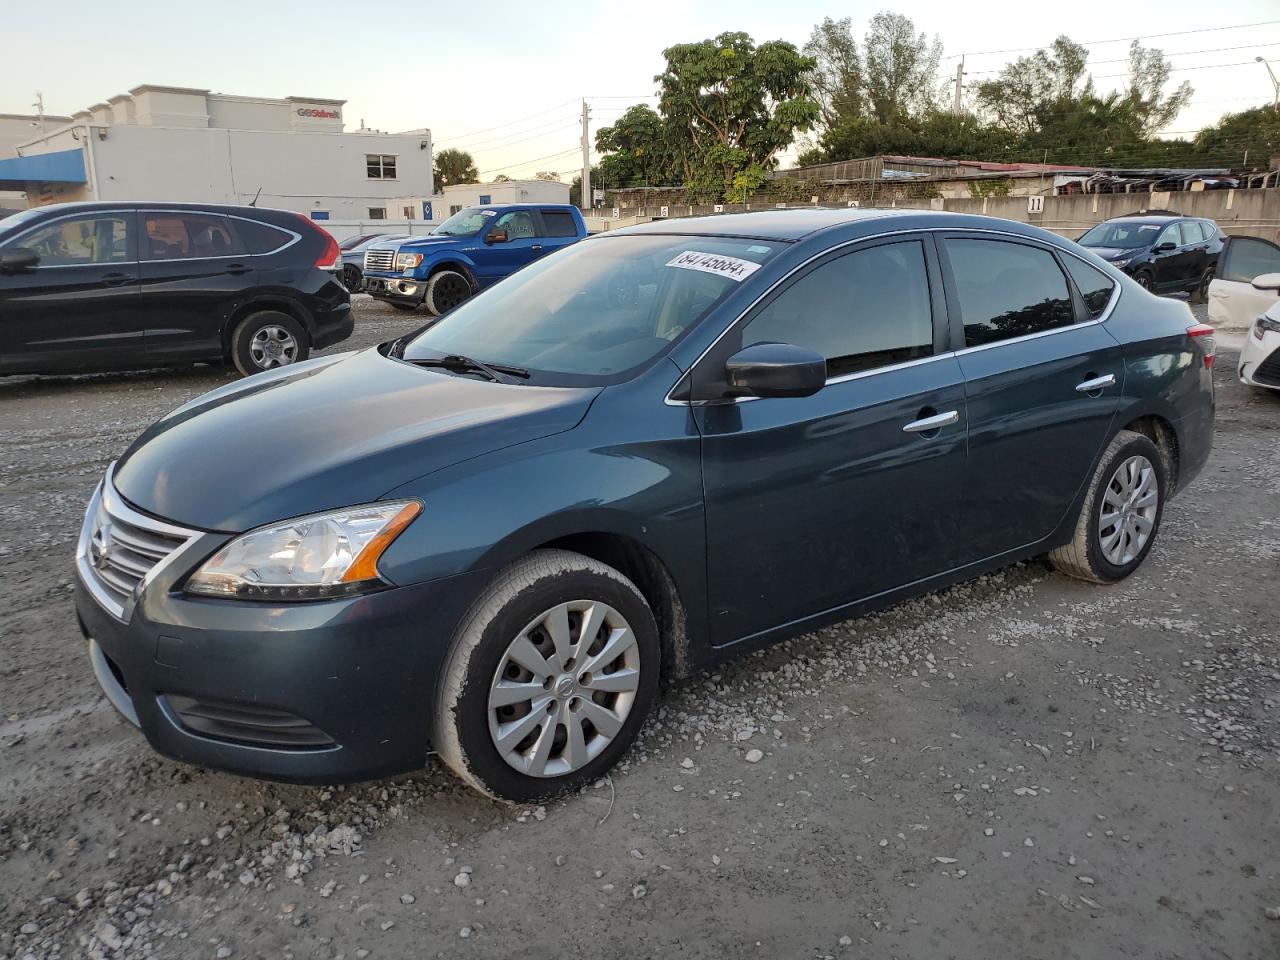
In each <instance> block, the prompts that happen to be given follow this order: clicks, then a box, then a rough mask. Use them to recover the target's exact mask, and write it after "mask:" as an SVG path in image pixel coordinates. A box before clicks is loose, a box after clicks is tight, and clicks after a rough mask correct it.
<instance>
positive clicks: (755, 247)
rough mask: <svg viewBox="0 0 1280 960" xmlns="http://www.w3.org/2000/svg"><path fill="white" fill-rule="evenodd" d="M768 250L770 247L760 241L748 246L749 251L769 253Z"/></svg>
mask: <svg viewBox="0 0 1280 960" xmlns="http://www.w3.org/2000/svg"><path fill="white" fill-rule="evenodd" d="M768 252H769V248H768V247H762V246H760V244H758V243H753V244H752V245H751V246H749V247H747V253H768Z"/></svg>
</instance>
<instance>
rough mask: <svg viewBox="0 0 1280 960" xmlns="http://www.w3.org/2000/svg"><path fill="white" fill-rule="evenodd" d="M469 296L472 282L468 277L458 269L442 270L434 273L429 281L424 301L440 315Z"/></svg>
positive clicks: (428, 307)
mask: <svg viewBox="0 0 1280 960" xmlns="http://www.w3.org/2000/svg"><path fill="white" fill-rule="evenodd" d="M469 296H471V284H470V282H468V280H467V278H466V277H464V276H463V275H462V274H460V273H458V272H457V271H456V270H441V271H440V272H439V273H433V274H432V275H431V279H430V280H428V281H427V292H426V295H425V296H424V297H423V301H422V302H423V303H425V304H426V305H427V309H428V310H430V311H431V312H432V313H433V314H435V315H436V316H437V317H438V316H440V315H441V314H443V313H448V312H449V311H450V310H452V309H453V308H454V307H456V306H457V305H458V304H460V303H461V302H462V301H463V300H466V299H467V297H469Z"/></svg>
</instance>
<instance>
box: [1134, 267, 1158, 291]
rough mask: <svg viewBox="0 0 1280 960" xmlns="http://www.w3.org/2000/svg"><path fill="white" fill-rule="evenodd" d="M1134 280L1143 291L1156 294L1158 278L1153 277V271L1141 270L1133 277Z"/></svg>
mask: <svg viewBox="0 0 1280 960" xmlns="http://www.w3.org/2000/svg"><path fill="white" fill-rule="evenodd" d="M1133 279H1134V281H1135V282H1136V283H1137V284H1138V286H1140V287H1141V288H1142V289H1143V290H1150V291H1151V292H1152V293H1154V292H1155V289H1156V278H1155V277H1154V276H1152V274H1151V271H1149V270H1139V271H1138V272H1137V273H1135V274H1134V275H1133Z"/></svg>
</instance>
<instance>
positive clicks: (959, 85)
mask: <svg viewBox="0 0 1280 960" xmlns="http://www.w3.org/2000/svg"><path fill="white" fill-rule="evenodd" d="M955 83H956V95H955V99H954V100H953V101H952V102H951V112H952V113H954V114H955V115H956V116H957V117H958V116H960V113H961V112H962V111H963V110H964V107H963V106H962V105H961V103H960V95H961V94H962V93H963V92H964V54H961V55H960V62H959V63H957V64H956V80H955Z"/></svg>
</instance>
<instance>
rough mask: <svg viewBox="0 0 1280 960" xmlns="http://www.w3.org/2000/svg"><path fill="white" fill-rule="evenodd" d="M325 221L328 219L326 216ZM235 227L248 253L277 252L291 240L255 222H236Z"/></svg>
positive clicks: (281, 231)
mask: <svg viewBox="0 0 1280 960" xmlns="http://www.w3.org/2000/svg"><path fill="white" fill-rule="evenodd" d="M325 219H326V220H327V219H328V215H327V214H326V216H325ZM235 227H236V232H237V233H238V234H240V237H241V238H242V239H243V240H244V242H245V246H247V247H248V248H249V252H250V253H271V252H272V251H273V250H279V249H280V248H281V247H283V246H284V245H285V244H287V243H288V242H289V241H290V240H291V239H293V238H292V237H291V236H290V235H289V234H287V233H285V232H284V231H283V230H277V229H276V228H275V227H269V226H267V225H266V224H265V223H259V222H258V221H257V220H237V221H236V225H235Z"/></svg>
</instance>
